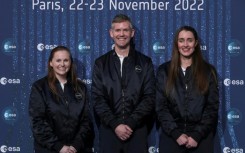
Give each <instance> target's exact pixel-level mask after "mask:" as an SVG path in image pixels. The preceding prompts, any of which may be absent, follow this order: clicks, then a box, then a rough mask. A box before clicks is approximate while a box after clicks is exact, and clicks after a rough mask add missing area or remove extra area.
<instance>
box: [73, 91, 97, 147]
mask: <svg viewBox="0 0 245 153" xmlns="http://www.w3.org/2000/svg"><path fill="white" fill-rule="evenodd" d="M85 97H86V98H84V100H83V101H84V109H83V113H82V115H81V117H80V121H79V125H80V126H79V130H78V132H77V134H76V137H75V138H74V140H73V141H72V143H71V146H73V147H74V148H76V150H77V151H80V150H84V149H86V148H89V147H90V146H92V144H90V143H92V141H93V138H94V131H93V125H92V116H91V113H90V109H89V103H88V98H87V94H85Z"/></svg>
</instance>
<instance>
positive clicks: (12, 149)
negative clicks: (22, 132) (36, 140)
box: [0, 145, 20, 153]
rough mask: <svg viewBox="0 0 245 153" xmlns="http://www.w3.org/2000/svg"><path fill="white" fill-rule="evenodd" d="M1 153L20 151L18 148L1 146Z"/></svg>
mask: <svg viewBox="0 0 245 153" xmlns="http://www.w3.org/2000/svg"><path fill="white" fill-rule="evenodd" d="M0 150H1V152H3V153H5V152H17V151H18V152H19V151H20V147H8V146H6V145H2V146H1V148H0Z"/></svg>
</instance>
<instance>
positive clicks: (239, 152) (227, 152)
mask: <svg viewBox="0 0 245 153" xmlns="http://www.w3.org/2000/svg"><path fill="white" fill-rule="evenodd" d="M223 153H243V149H241V148H232V149H231V148H229V147H225V148H224V149H223Z"/></svg>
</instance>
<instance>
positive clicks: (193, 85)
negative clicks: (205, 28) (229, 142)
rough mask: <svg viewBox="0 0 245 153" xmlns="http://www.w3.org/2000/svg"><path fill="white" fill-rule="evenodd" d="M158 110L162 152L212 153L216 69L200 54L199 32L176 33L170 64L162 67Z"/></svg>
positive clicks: (183, 30)
mask: <svg viewBox="0 0 245 153" xmlns="http://www.w3.org/2000/svg"><path fill="white" fill-rule="evenodd" d="M156 90H157V94H156V103H157V104H156V111H157V115H158V120H159V122H160V125H161V129H162V132H161V134H160V144H159V147H160V148H159V152H160V153H212V152H213V136H214V132H215V129H216V123H217V118H218V108H219V95H218V93H219V91H218V82H217V75H216V70H215V68H214V67H213V66H212V65H211V64H209V63H207V62H206V61H205V60H204V59H203V57H202V53H201V48H200V41H199V39H198V35H197V32H196V30H195V29H194V28H192V27H190V26H183V27H181V28H180V29H178V31H177V32H176V35H175V38H174V43H173V50H172V58H171V61H169V62H166V63H164V64H162V65H160V66H159V68H158V71H157V83H156Z"/></svg>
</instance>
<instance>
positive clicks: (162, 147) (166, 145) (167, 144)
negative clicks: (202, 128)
mask: <svg viewBox="0 0 245 153" xmlns="http://www.w3.org/2000/svg"><path fill="white" fill-rule="evenodd" d="M187 135H188V134H187ZM213 151H214V135H213V132H211V133H210V134H209V135H208V136H207V137H206V138H204V139H202V140H201V141H200V142H199V143H198V146H197V147H196V148H190V149H188V148H186V147H185V146H179V145H178V143H177V142H176V140H174V139H173V138H172V137H170V136H168V135H166V134H165V133H164V132H162V133H161V134H160V140H159V153H213Z"/></svg>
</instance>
